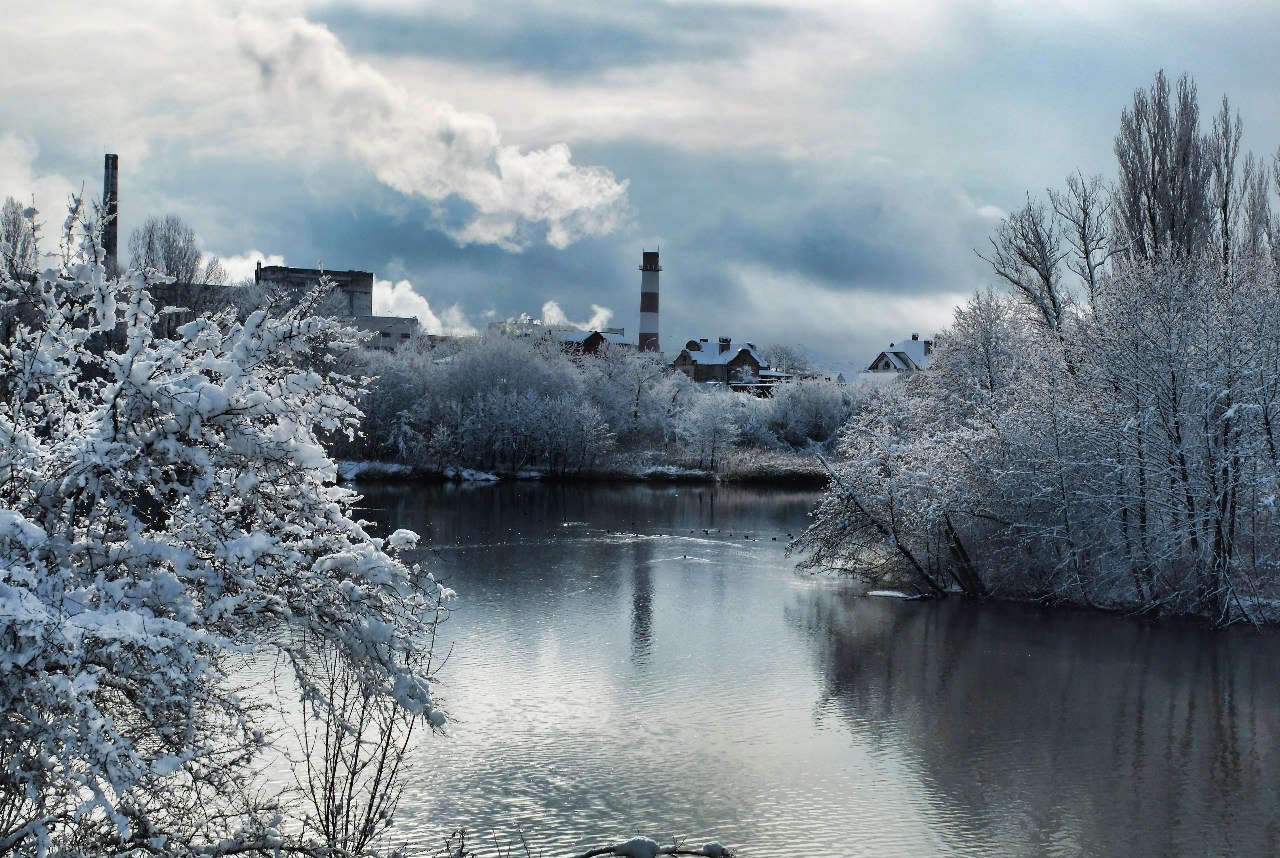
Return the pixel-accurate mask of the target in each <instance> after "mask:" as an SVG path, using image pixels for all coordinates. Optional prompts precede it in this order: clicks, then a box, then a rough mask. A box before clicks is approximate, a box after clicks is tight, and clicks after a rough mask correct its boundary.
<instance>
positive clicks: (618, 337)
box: [548, 331, 631, 346]
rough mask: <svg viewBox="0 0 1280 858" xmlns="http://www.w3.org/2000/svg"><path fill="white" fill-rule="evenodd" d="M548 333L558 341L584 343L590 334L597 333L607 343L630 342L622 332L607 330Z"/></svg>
mask: <svg viewBox="0 0 1280 858" xmlns="http://www.w3.org/2000/svg"><path fill="white" fill-rule="evenodd" d="M548 334H549V335H550V336H551V337H553V338H555V340H556V342H558V343H585V342H586V341H587V338H588V337H590V336H591V335H592V334H599V335H600V336H601V337H602V338H603V339H604V341H605V342H607V343H613V344H614V345H618V346H626V345H630V344H631V343H630V342H629V341H628V340H627V338H626V336H625V335H624V334H614V333H609V332H607V331H548Z"/></svg>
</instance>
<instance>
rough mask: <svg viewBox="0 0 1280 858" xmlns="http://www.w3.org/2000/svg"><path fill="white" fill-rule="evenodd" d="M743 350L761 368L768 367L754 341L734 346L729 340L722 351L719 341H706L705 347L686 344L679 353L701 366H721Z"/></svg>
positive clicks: (732, 359)
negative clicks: (727, 345)
mask: <svg viewBox="0 0 1280 858" xmlns="http://www.w3.org/2000/svg"><path fill="white" fill-rule="evenodd" d="M743 352H746V353H747V354H748V355H750V357H751V359H752V360H754V361H755V362H756V363H758V364H760V368H761V369H768V368H769V361H767V360H765V357H764V355H762V354H760V352H758V351H757V350H756V346H755V343H747V344H746V345H743V346H735V345H733V343H732V342H731V343H729V348H727V349H725V350H724V351H720V344H719V343H707V344H706V348H698V349H691V348H688V347H687V346H686V347H685V348H684V350H683V351H681V352H680V354H681V355H686V356H688V358H689V361H690V363H696V364H700V365H702V366H721V365H724V364H728V363H733V361H734V359H736V358H737V357H738V356H739V355H741V354H742V353H743Z"/></svg>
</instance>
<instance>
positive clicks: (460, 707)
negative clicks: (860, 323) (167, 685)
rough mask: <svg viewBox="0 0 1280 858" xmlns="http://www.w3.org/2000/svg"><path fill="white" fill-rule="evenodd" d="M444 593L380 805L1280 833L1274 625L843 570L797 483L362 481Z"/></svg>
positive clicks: (899, 849) (602, 830) (832, 844)
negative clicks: (424, 683) (999, 598)
mask: <svg viewBox="0 0 1280 858" xmlns="http://www.w3.org/2000/svg"><path fill="white" fill-rule="evenodd" d="M362 490H363V491H364V492H365V500H364V502H363V503H362V507H363V508H362V509H361V510H360V512H361V514H362V515H363V516H364V517H366V518H369V519H372V520H374V521H375V522H377V523H378V525H377V529H379V530H381V529H382V528H394V527H409V528H413V529H416V530H418V531H419V532H420V533H421V534H422V535H423V536H424V537H425V539H426V544H427V545H428V546H429V549H428V550H427V551H423V552H422V559H423V561H424V562H425V563H427V564H428V565H429V566H430V568H431V569H432V571H434V572H435V573H436V574H437V575H438V576H439V577H442V578H444V579H445V580H446V581H447V583H448V584H449V585H450V586H451V587H453V588H454V589H455V590H456V591H457V592H458V598H457V600H456V602H455V604H454V608H453V611H452V613H451V616H450V618H449V620H448V622H447V623H446V624H445V626H444V627H443V630H442V631H443V634H442V646H443V647H445V648H451V650H452V652H451V655H450V657H449V659H448V662H447V664H446V666H445V668H444V670H443V672H442V674H441V678H442V680H443V686H442V688H441V694H442V696H443V698H444V705H445V708H446V709H447V710H448V711H449V712H450V714H451V716H452V718H453V721H452V723H451V724H450V726H449V728H448V735H446V736H424V737H423V738H422V739H421V741H420V742H418V744H417V745H416V747H415V750H414V752H413V758H412V769H411V773H410V777H409V781H408V784H407V787H406V791H405V795H404V798H403V801H402V803H401V807H400V815H399V820H400V821H399V822H398V823H397V825H396V827H395V829H394V831H395V832H396V837H397V839H398V840H405V841H407V842H408V843H409V845H410V846H411V851H413V852H416V853H418V854H422V853H428V852H430V851H431V850H432V849H433V848H434V847H436V846H438V844H439V843H440V842H441V840H442V838H443V836H444V835H445V834H446V833H447V832H448V831H449V830H451V829H453V828H455V827H459V826H465V827H467V828H468V829H471V830H472V831H473V832H475V833H480V834H484V835H485V836H486V837H487V836H488V835H489V832H490V831H494V832H496V834H497V836H498V838H499V840H500V841H501V842H503V843H509V842H514V841H515V840H516V838H517V837H518V834H517V832H523V834H524V836H525V837H526V838H527V839H528V841H529V843H530V844H531V845H532V846H533V848H534V854H535V855H537V854H542V855H545V856H547V858H553V856H559V855H572V854H576V853H579V852H582V851H585V850H586V849H588V848H591V847H594V846H600V845H603V844H606V843H608V842H612V841H613V840H617V839H623V838H626V837H629V836H631V835H633V834H645V835H648V836H651V837H654V838H655V839H658V840H660V841H663V842H670V840H671V838H673V837H674V838H682V839H685V841H686V843H687V844H689V845H700V844H701V843H703V842H705V841H706V840H710V839H716V840H719V841H721V842H723V843H725V844H726V845H728V846H731V847H733V848H734V849H736V850H738V852H739V854H740V855H742V856H748V858H751V857H752V856H754V858H763V856H780V855H793V856H854V855H875V856H886V855H912V856H914V855H1080V854H1089V855H1187V856H1201V855H1228V854H1229V855H1271V854H1278V853H1280V829H1278V826H1280V794H1278V793H1280V683H1278V682H1277V678H1278V673H1280V638H1277V637H1275V636H1274V635H1272V634H1268V633H1259V632H1253V631H1250V630H1246V629H1239V630H1229V631H1226V632H1221V631H1213V630H1210V629H1207V628H1205V627H1203V626H1201V625H1198V624H1195V623H1189V622H1159V623H1155V622H1149V621H1143V620H1138V619H1134V618H1124V617H1113V616H1099V615H1093V614H1087V613H1076V612H1053V611H1047V610H1042V609H1036V608H1032V607H1025V606H1008V605H975V604H966V603H962V602H960V601H958V600H949V601H947V602H943V603H908V602H901V601H896V600H888V599H879V598H866V597H862V596H859V595H858V594H857V592H856V591H855V589H854V588H853V586H852V585H851V584H850V583H849V582H847V581H844V580H841V579H837V578H831V577H828V576H824V575H812V574H807V573H802V572H797V571H796V570H795V568H794V559H793V558H788V557H786V556H785V550H784V549H785V546H786V543H787V540H788V537H789V536H790V535H792V534H798V533H799V532H800V530H802V529H803V528H804V527H805V524H806V521H807V513H808V512H809V510H810V509H811V508H812V506H813V504H814V502H815V501H816V499H817V495H816V494H814V493H812V492H807V491H787V490H764V489H749V488H741V487H731V486H721V487H711V486H704V487H699V486H685V485H658V486H655V485H597V484H584V485H577V484H572V485H550V484H548V485H543V484H539V483H501V484H497V485H478V486H461V487H460V486H416V485H414V486H366V487H362Z"/></svg>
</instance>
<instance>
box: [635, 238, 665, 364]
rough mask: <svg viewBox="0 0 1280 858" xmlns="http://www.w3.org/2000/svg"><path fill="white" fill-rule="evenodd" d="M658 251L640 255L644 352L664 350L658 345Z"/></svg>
mask: <svg viewBox="0 0 1280 858" xmlns="http://www.w3.org/2000/svg"><path fill="white" fill-rule="evenodd" d="M661 270H662V266H661V265H659V264H658V251H656V250H645V251H641V256H640V272H641V274H640V342H639V347H640V351H642V352H657V351H662V348H661V346H659V345H658V272H659V271H661Z"/></svg>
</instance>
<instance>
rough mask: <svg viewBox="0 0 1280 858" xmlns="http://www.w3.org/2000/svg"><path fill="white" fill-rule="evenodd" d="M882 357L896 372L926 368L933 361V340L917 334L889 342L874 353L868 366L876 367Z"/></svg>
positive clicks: (870, 367)
mask: <svg viewBox="0 0 1280 858" xmlns="http://www.w3.org/2000/svg"><path fill="white" fill-rule="evenodd" d="M882 359H888V361H889V363H890V364H891V365H892V366H893V368H894V369H895V370H896V371H898V372H908V371H911V370H916V369H928V368H929V365H930V364H931V363H933V341H932V340H922V339H920V338H919V337H918V336H917V335H915V334H913V335H912V336H911V337H909V338H907V339H906V340H903V341H902V342H899V343H890V344H889V348H887V349H885V350H884V351H882V352H880V354H878V355H876V357H875V360H873V361H871V363H870V364H869V366H868V368H869V369H876V368H877V365H878V364H879V363H880V362H881V360H882Z"/></svg>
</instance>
